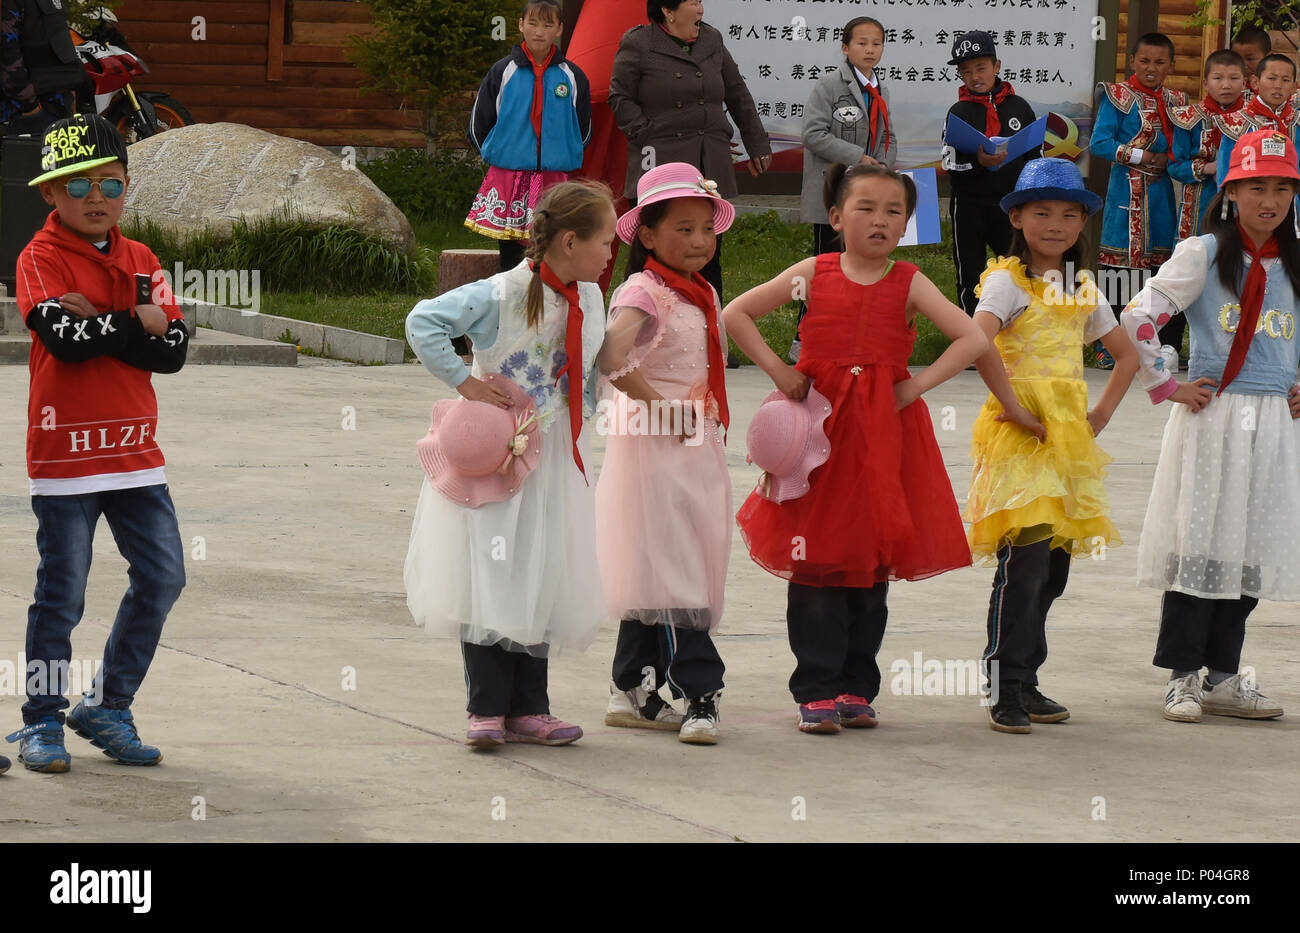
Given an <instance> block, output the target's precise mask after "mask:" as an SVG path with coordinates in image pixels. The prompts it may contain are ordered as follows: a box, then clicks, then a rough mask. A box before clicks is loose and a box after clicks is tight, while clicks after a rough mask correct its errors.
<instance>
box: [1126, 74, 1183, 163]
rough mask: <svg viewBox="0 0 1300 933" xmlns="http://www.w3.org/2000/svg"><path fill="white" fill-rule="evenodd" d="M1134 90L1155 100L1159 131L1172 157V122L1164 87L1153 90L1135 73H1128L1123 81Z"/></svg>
mask: <svg viewBox="0 0 1300 933" xmlns="http://www.w3.org/2000/svg"><path fill="white" fill-rule="evenodd" d="M1124 83H1125V84H1127V85H1128V86H1129V88H1130V89H1131V90H1133V91H1134V92H1136V93H1138V94H1141V95H1142V96H1143V97H1154V98H1155V101H1156V112H1157V113H1159V115H1160V132H1161V133H1163V134H1164V137H1165V145H1166V146H1168V147H1169V148H1168V149H1167V150H1166V151H1167V152H1168V153H1169V154H1170V157H1171V158H1172V156H1173V152H1174V124H1173V121H1172V120H1170V119H1169V108H1168V106H1166V104H1165V91H1164V88H1162V87H1158V88H1156V89H1155V90H1154V91H1153V90H1151V88H1149V87H1147V86H1146V85H1145V84H1143V83H1142V82H1141V81H1139V80H1138V76H1137V75H1129V79H1128V80H1127V81H1126V82H1124Z"/></svg>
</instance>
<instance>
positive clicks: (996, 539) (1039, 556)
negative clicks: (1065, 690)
mask: <svg viewBox="0 0 1300 933" xmlns="http://www.w3.org/2000/svg"><path fill="white" fill-rule="evenodd" d="M1001 204H1002V209H1003V210H1004V211H1006V212H1007V214H1008V215H1009V216H1010V220H1011V226H1012V227H1013V228H1014V230H1015V233H1014V237H1013V239H1012V242H1011V250H1010V255H1008V256H1004V257H1000V258H998V259H995V260H991V261H990V262H989V265H988V268H987V269H985V271H984V275H983V276H982V277H981V279H980V287H979V291H978V295H979V304H978V305H977V306H976V308H975V323H976V324H977V325H979V326H980V327H981V328H982V329H983V330H984V332H985V333H986V334H987V335H988V336H989V337H990V338H991V339H992V343H993V347H992V348H991V349H989V350H988V351H987V352H986V353H985V354H984V355H983V356H981V357H980V358H979V359H978V360H976V365H977V366H978V368H979V373H980V376H981V377H982V378H983V379H984V382H985V384H986V385H987V386H988V387H989V392H990V395H989V398H988V400H987V401H986V402H985V403H984V407H983V409H982V410H981V411H980V414H979V417H978V418H976V420H975V427H974V434H973V437H972V439H971V456H972V458H973V459H974V461H975V467H974V472H973V473H972V475H971V486H970V496H969V498H968V499H967V501H966V511H965V513H964V514H963V516H962V517H963V518H965V519H966V520H967V521H968V522H970V523H971V525H970V531H969V533H968V536H969V540H970V547H971V553H972V556H973V557H975V558H976V559H979V558H983V559H984V560H985V561H986V562H988V561H990V560H991V559H992V558H993V557H994V556H995V555H996V558H997V572H996V574H995V575H994V577H993V594H992V597H991V598H990V600H989V615H988V647H987V648H986V649H985V651H984V663H985V665H986V668H985V669H986V671H987V672H988V677H989V684H990V694H991V696H990V698H989V702H988V704H987V706H988V712H989V724H990V725H991V726H992V728H993V729H994V730H996V731H998V732H1016V733H1025V732H1029V731H1030V723H1031V722H1060V721H1061V720H1063V719H1067V718H1068V717H1069V715H1070V712H1069V710H1067V709H1066V708H1065V707H1064V706H1062V705H1061V704H1059V703H1057V702H1055V701H1054V700H1050V699H1048V698H1047V697H1045V696H1043V695H1042V693H1040V692H1039V690H1038V669H1039V668H1040V667H1041V666H1042V664H1043V662H1044V661H1046V660H1047V634H1046V630H1047V612H1048V610H1049V609H1050V608H1051V605H1052V601H1053V600H1055V599H1056V597H1058V596H1060V595H1061V593H1062V592H1064V590H1065V583H1066V579H1067V578H1068V576H1069V572H1070V559H1071V557H1090V556H1096V555H1098V554H1099V553H1102V552H1103V551H1104V549H1105V548H1108V547H1114V546H1115V545H1117V544H1119V543H1120V539H1119V533H1118V532H1117V531H1116V529H1115V526H1114V525H1113V524H1112V523H1111V521H1110V519H1109V518H1108V517H1107V513H1108V512H1109V505H1108V503H1107V500H1106V488H1105V486H1104V485H1103V483H1102V479H1103V477H1104V476H1105V473H1106V464H1108V463H1110V460H1111V458H1110V457H1109V456H1108V455H1107V454H1106V453H1105V451H1103V450H1102V449H1101V448H1100V447H1099V446H1097V442H1096V440H1095V437H1096V435H1097V434H1100V433H1101V430H1102V428H1104V427H1105V426H1106V424H1107V422H1108V421H1110V417H1111V415H1112V414H1113V413H1114V411H1115V408H1116V406H1118V405H1119V402H1120V399H1122V398H1123V397H1124V392H1125V390H1126V389H1127V388H1128V386H1129V383H1130V382H1132V380H1133V376H1134V374H1135V373H1136V372H1137V369H1138V356H1137V350H1136V349H1135V348H1134V346H1133V343H1132V342H1131V341H1130V340H1129V338H1128V335H1127V334H1126V333H1125V332H1124V329H1123V328H1122V327H1120V326H1119V325H1118V324H1117V323H1116V320H1115V315H1114V312H1113V311H1112V310H1111V307H1110V305H1109V304H1108V303H1107V301H1106V299H1105V298H1104V297H1103V296H1102V295H1101V294H1100V293H1099V292H1098V290H1097V288H1096V284H1095V283H1094V282H1093V280H1092V279H1091V278H1090V277H1088V275H1087V274H1086V273H1080V274H1079V275H1078V276H1077V281H1076V270H1078V269H1079V263H1080V258H1081V256H1082V255H1083V252H1084V250H1083V247H1082V244H1081V243H1080V239H1079V238H1080V235H1081V234H1082V233H1083V228H1084V225H1085V224H1086V223H1087V221H1088V215H1089V214H1091V213H1093V212H1094V211H1096V210H1097V209H1098V208H1099V207H1100V206H1101V198H1099V197H1097V195H1095V194H1093V193H1092V192H1090V191H1088V190H1087V189H1086V188H1084V186H1083V178H1082V176H1081V175H1080V174H1079V170H1078V168H1076V167H1075V165H1074V163H1072V162H1069V161H1066V160H1065V159H1035V160H1033V161H1032V162H1029V163H1028V164H1027V165H1026V166H1025V168H1024V170H1023V171H1022V172H1021V173H1020V177H1019V179H1018V180H1017V182H1016V187H1015V190H1014V191H1012V192H1011V194H1009V195H1007V196H1006V197H1005V198H1003V199H1002V202H1001ZM1076 286H1077V287H1076ZM1099 338H1100V340H1101V342H1102V345H1103V346H1104V347H1105V348H1106V350H1107V351H1108V352H1109V353H1110V354H1111V355H1112V356H1113V357H1114V358H1115V368H1114V370H1112V372H1111V376H1110V380H1109V381H1108V382H1107V383H1106V389H1105V391H1104V392H1103V393H1102V396H1101V399H1100V400H1099V401H1098V403H1097V406H1096V407H1095V408H1094V409H1092V410H1091V411H1089V410H1088V387H1087V385H1086V383H1084V381H1083V347H1084V346H1085V345H1087V344H1089V343H1092V342H1093V341H1094V340H1097V339H1099Z"/></svg>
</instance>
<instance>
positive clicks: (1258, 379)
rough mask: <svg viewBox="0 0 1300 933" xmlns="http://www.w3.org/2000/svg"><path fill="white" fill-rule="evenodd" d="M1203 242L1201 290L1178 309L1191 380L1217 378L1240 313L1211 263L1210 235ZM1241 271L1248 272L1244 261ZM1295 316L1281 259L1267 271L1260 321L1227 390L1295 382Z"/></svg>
mask: <svg viewBox="0 0 1300 933" xmlns="http://www.w3.org/2000/svg"><path fill="white" fill-rule="evenodd" d="M1200 239H1201V242H1202V243H1204V244H1205V261H1206V272H1205V287H1204V288H1203V289H1202V290H1201V295H1200V297H1199V298H1197V299H1196V300H1195V301H1194V302H1192V303H1191V304H1190V305H1189V306H1188V307H1187V308H1185V309H1184V311H1183V313H1184V314H1185V315H1186V316H1187V324H1188V327H1190V328H1191V332H1192V339H1191V348H1192V358H1191V360H1190V361H1189V362H1188V364H1187V371H1188V372H1187V374H1188V377H1189V379H1190V380H1192V381H1194V380H1196V379H1199V378H1200V377H1202V376H1208V377H1209V378H1210V379H1213V380H1215V381H1216V382H1219V381H1221V380H1222V379H1223V370H1224V368H1225V367H1226V366H1227V365H1228V353H1229V352H1230V351H1231V350H1232V341H1233V336H1234V334H1235V333H1236V331H1237V322H1238V320H1240V318H1241V303H1240V300H1239V299H1238V297H1237V296H1236V295H1235V294H1233V293H1232V292H1230V291H1229V290H1228V289H1226V288H1224V287H1223V283H1222V282H1220V281H1219V270H1218V267H1217V266H1215V264H1214V259H1215V257H1216V256H1217V255H1218V251H1219V243H1218V240H1216V239H1215V238H1214V236H1212V235H1206V236H1203V237H1201V238H1200ZM1245 271H1247V272H1249V271H1250V265H1249V262H1247V263H1246V264H1245ZM1297 315H1300V307H1297V303H1296V295H1295V293H1294V292H1293V291H1292V290H1291V280H1290V279H1288V278H1287V274H1286V270H1285V269H1283V268H1282V263H1281V262H1280V261H1278V262H1274V263H1273V267H1272V268H1271V269H1269V270H1268V277H1267V280H1266V284H1265V287H1264V303H1263V304H1262V305H1261V306H1260V311H1259V324H1258V325H1257V326H1256V328H1255V338H1254V339H1253V340H1252V341H1251V343H1250V351H1249V352H1248V353H1247V354H1246V361H1245V363H1243V364H1242V367H1241V372H1239V373H1238V374H1237V377H1236V378H1235V379H1233V380H1232V384H1231V385H1230V386H1229V391H1230V392H1233V393H1236V394H1239V395H1281V396H1285V395H1286V394H1287V392H1289V391H1290V390H1291V386H1292V385H1294V384H1295V381H1296V368H1297V366H1300V342H1298V341H1297V339H1296V317H1297Z"/></svg>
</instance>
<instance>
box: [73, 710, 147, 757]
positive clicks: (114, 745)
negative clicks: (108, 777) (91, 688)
mask: <svg viewBox="0 0 1300 933" xmlns="http://www.w3.org/2000/svg"><path fill="white" fill-rule="evenodd" d="M68 728H69V729H71V730H72V731H73V732H75V733H77V735H79V736H81V737H82V738H83V739H88V740H89V741H90V744H91V745H93V746H95V747H96V748H102V749H103V750H104V754H105V755H107V756H108V757H109V758H112V759H113V760H114V761H117V762H121V763H122V764H124V765H156V764H158V762H160V761H162V752H160V751H158V749H156V748H154V747H153V746H152V745H145V744H144V743H143V742H141V741H140V733H138V732H136V731H135V719H134V718H133V717H132V716H131V711H130V710H129V709H108V708H106V707H103V706H87V705H86V701H85V700H82V701H81V702H80V703H78V704H77V708H76V709H74V710H73V711H72V712H71V713H69V714H68Z"/></svg>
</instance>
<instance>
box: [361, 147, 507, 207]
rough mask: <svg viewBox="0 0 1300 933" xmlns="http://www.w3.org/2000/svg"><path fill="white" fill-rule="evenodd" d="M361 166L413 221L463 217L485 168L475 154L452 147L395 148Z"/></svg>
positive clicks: (481, 179)
mask: <svg viewBox="0 0 1300 933" xmlns="http://www.w3.org/2000/svg"><path fill="white" fill-rule="evenodd" d="M360 168H361V170H362V171H363V172H365V173H366V175H367V176H368V177H369V178H370V180H371V181H373V182H374V183H375V184H376V185H377V186H378V187H379V190H380V191H382V192H383V193H384V194H386V195H388V197H389V198H391V199H392V202H393V203H394V204H396V205H397V207H398V210H400V211H401V212H402V213H403V214H405V215H406V216H407V219H409V220H410V221H411V222H412V223H415V222H416V221H417V220H425V221H436V222H459V221H461V220H464V219H465V215H466V214H468V213H469V208H470V204H471V203H473V201H474V195H475V194H477V193H478V189H479V185H481V184H482V182H483V173H484V172H485V171H486V169H485V168H484V167H483V163H482V162H480V161H479V160H478V159H477V158H474V157H473V155H472V154H470V153H463V152H458V151H455V150H449V149H439V150H437V151H436V152H434V153H432V154H430V155H426V154H425V153H424V152H423V151H421V150H419V149H394V150H393V151H392V152H389V153H388V154H386V155H384V156H381V157H380V158H378V159H375V160H373V161H371V162H368V163H366V164H363V165H361V166H360Z"/></svg>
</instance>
